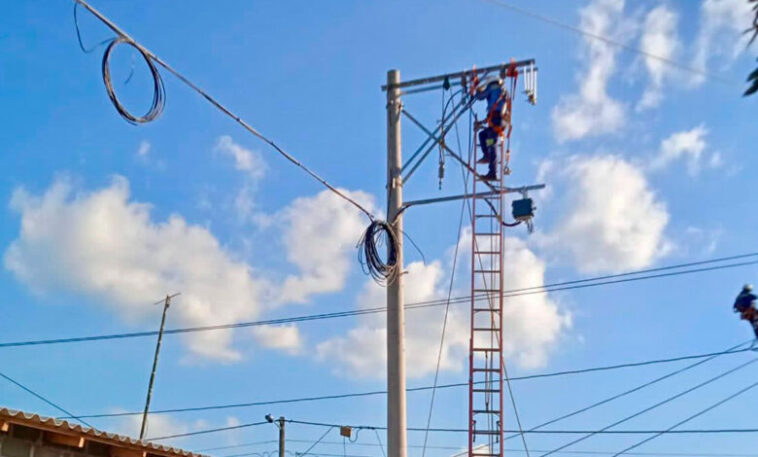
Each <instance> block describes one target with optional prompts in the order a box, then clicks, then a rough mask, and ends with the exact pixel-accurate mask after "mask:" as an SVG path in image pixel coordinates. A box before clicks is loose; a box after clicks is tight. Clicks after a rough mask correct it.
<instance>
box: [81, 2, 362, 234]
mask: <svg viewBox="0 0 758 457" xmlns="http://www.w3.org/2000/svg"><path fill="white" fill-rule="evenodd" d="M73 1H74V2H76V3H78V4H80V5H82V6H83V7H84V8H86V9H87V10H88V11H89V12H90V13H92V14H93V15H94V16H95V17H96V18H98V19H99V20H100V22H102V23H103V24H105V25H106V26H107V27H108V28H109V29H111V30H112V31H113V33H115V34H116V35H117V36H118V37H117V38H115V39H114V40H113V41H112V42H111V44H110V46H109V48H108V49H109V50H110V49H112V47H113V46H116V45H117V44H119V43H121V42H123V43H126V44H128V45H131V46H133V47H134V48H135V49H137V50H138V51H139V52H140V54H142V56H143V57H144V58H145V60H146V61H147V62H148V65H149V66H150V67H151V68H154V66H153V65H152V64H151V62H155V63H157V64H158V65H160V66H161V67H163V68H165V69H166V70H167V71H168V72H169V73H171V74H172V75H174V76H175V77H176V78H178V79H179V80H180V81H181V82H183V83H184V84H185V85H187V86H189V87H190V88H191V89H192V90H193V91H195V92H196V93H197V94H199V95H200V96H201V97H203V98H204V99H206V100H207V101H208V102H210V104H212V105H213V106H215V107H216V108H217V109H218V110H219V111H221V112H222V113H224V114H225V115H226V116H228V117H230V118H231V119H232V120H234V121H235V122H236V123H237V124H239V125H240V126H241V127H242V128H244V129H245V130H247V131H248V132H250V133H251V134H253V135H254V136H255V137H257V138H258V139H260V140H261V141H263V142H264V143H266V144H268V145H269V146H271V147H272V148H273V149H274V150H275V151H276V152H278V153H279V154H280V155H281V156H282V157H284V158H285V159H287V160H288V161H290V162H291V163H292V164H294V165H295V166H297V167H299V168H300V169H302V170H303V171H305V172H306V173H307V174H308V175H310V176H311V177H312V178H313V179H315V180H316V181H318V182H319V183H321V184H322V185H323V186H324V187H326V188H327V189H329V190H330V191H331V192H333V193H334V194H335V195H337V196H339V197H340V198H342V199H343V200H345V201H347V202H348V203H350V204H351V205H353V206H355V207H356V208H357V209H358V210H360V211H361V212H362V213H363V214H365V215H366V216H367V217H368V218H369V219H370V220H372V221H374V220H375V217H374V215H373V214H371V212H370V211H369V210H367V209H366V208H364V207H363V206H362V205H361V204H359V203H358V202H356V201H355V200H354V199H352V198H351V197H349V196H348V195H346V194H345V193H344V192H342V191H340V190H339V189H337V188H336V187H334V186H333V185H331V184H329V183H328V182H327V181H326V180H325V179H324V178H322V177H321V176H319V175H318V174H317V173H316V172H314V171H313V170H311V169H310V168H308V167H307V166H305V165H304V164H303V163H301V162H300V161H299V160H298V159H296V158H295V157H294V156H292V155H291V154H289V153H288V152H287V151H285V150H284V149H282V148H281V147H279V145H277V144H276V143H275V142H274V141H273V140H271V139H269V138H268V137H266V136H265V135H263V134H262V133H261V132H259V131H258V130H257V129H255V128H254V127H253V126H251V125H250V124H248V123H247V122H246V121H245V120H243V119H242V118H241V117H240V116H238V115H237V114H235V113H233V112H232V111H231V110H230V109H229V108H227V107H226V106H224V105H222V104H221V102H219V101H218V100H216V99H215V98H213V97H212V96H211V95H210V94H208V93H207V92H206V91H205V90H203V89H202V88H200V87H199V86H198V85H197V84H195V83H193V82H192V81H190V80H189V79H188V78H187V77H185V76H184V75H182V74H181V73H179V72H178V71H176V70H174V68H172V67H171V66H170V65H169V64H168V63H166V62H165V61H164V60H163V59H161V58H160V57H158V56H157V55H155V53H153V52H152V51H150V50H148V49H147V48H145V47H144V46H143V45H141V44H140V43H139V42H137V41H136V40H135V39H134V38H132V37H131V36H129V35H128V34H127V33H126V32H124V31H123V30H121V28H119V27H118V26H117V25H116V24H115V23H114V22H113V21H111V20H110V19H108V18H107V17H105V16H104V15H103V14H102V13H100V12H99V11H98V10H96V9H95V8H93V7H92V6H90V5H89V4H88V3H87V2H85V1H84V0H73ZM108 55H109V54H108V52H106V54H105V56H104V59H103V76H104V78H105V77H106V71H107V68H108V62H107V58H108ZM153 73H154V77H155V75H156V74H158V73H157V70H155V71H154V72H153ZM157 78H160V75H159V74H158V76H157ZM105 82H106V87H109V79H106V80H105ZM161 86H162V83H161ZM109 96H110V97H111V100H112V101H113V102H114V105H115V106H116V108H119V105H118V103H117V102H116V101H115V98H114V97H115V94H112V89H109ZM156 97H157V95H156ZM121 111H122V110H121V109H119V112H120V113H121ZM121 114H122V115H123V113H121Z"/></svg>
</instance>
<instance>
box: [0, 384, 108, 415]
mask: <svg viewBox="0 0 758 457" xmlns="http://www.w3.org/2000/svg"><path fill="white" fill-rule="evenodd" d="M0 377H2V378H3V379H5V380H6V381H8V382H10V383H12V384H13V385H15V386H16V387H18V388H20V389H22V390H24V391H25V392H27V393H29V394H31V395H33V396H34V397H36V398H38V399H39V400H42V401H43V402H45V403H47V404H48V405H50V406H52V407H53V408H55V409H57V410H58V411H60V412H62V413H63V414H66V415H67V416H68V417H70V418H71V419H76V420H78V421H79V422H81V423H82V424H84V425H86V426H87V427H90V428H95V427H93V426H92V425H91V424H89V423H88V422H86V421H84V420H82V418H81V417H78V416H75V415H74V414H73V413H71V412H70V411H68V410H67V409H65V408H64V407H62V406H60V405H58V404H57V403H54V402H53V401H52V400H50V399H48V398H45V397H44V396H42V395H41V394H39V393H37V392H35V391H34V390H32V389H30V388H29V387H26V386H25V385H23V384H21V383H20V382H18V381H16V380H15V379H13V378H11V377H10V376H8V375H6V374H4V373H0Z"/></svg>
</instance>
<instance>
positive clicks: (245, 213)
mask: <svg viewBox="0 0 758 457" xmlns="http://www.w3.org/2000/svg"><path fill="white" fill-rule="evenodd" d="M255 192H256V186H255V185H254V184H251V183H246V184H243V185H242V186H241V187H240V188H239V190H238V191H237V194H236V195H235V196H234V211H235V213H236V214H237V218H238V219H239V221H240V222H254V221H256V220H257V218H258V214H259V213H257V212H256V211H255V208H256V206H255Z"/></svg>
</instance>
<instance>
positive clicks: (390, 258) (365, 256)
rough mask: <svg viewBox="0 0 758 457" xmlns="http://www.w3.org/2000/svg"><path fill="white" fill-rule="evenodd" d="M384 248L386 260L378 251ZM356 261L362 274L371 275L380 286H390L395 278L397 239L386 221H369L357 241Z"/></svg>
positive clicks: (396, 273) (396, 272)
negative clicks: (360, 267) (385, 249)
mask: <svg viewBox="0 0 758 457" xmlns="http://www.w3.org/2000/svg"><path fill="white" fill-rule="evenodd" d="M385 246H386V248H387V260H384V259H383V258H382V255H381V254H380V252H379V251H380V250H381V249H382V248H384V247H385ZM357 247H358V261H359V262H360V263H361V266H362V267H363V271H364V273H366V274H368V275H371V277H372V278H374V281H376V282H377V283H378V284H380V285H387V284H392V283H393V282H394V281H395V278H397V275H398V271H397V238H396V237H395V232H394V231H393V230H392V227H391V226H390V224H389V223H387V222H386V221H380V220H374V221H371V224H369V226H368V228H366V231H365V232H364V233H363V236H362V237H361V239H360V241H358V246H357Z"/></svg>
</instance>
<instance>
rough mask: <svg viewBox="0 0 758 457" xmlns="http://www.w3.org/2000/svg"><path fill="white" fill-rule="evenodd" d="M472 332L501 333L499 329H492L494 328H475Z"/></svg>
mask: <svg viewBox="0 0 758 457" xmlns="http://www.w3.org/2000/svg"><path fill="white" fill-rule="evenodd" d="M471 330H473V331H475V332H499V331H500V329H499V328H492V327H474V328H472V329H471Z"/></svg>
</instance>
